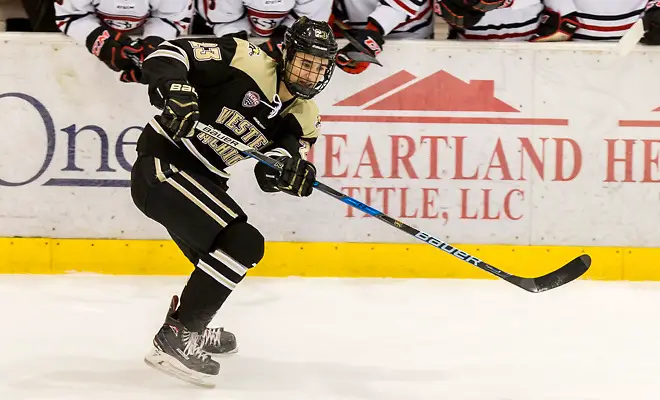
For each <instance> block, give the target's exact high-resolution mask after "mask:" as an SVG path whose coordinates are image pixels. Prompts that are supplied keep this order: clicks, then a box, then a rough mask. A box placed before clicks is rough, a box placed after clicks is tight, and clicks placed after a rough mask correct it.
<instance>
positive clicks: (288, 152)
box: [254, 101, 321, 197]
mask: <svg viewBox="0 0 660 400" xmlns="http://www.w3.org/2000/svg"><path fill="white" fill-rule="evenodd" d="M320 121H321V119H320V116H319V113H318V108H317V107H316V104H315V103H314V102H312V101H301V102H298V103H297V104H296V105H294V106H293V107H291V109H290V110H289V111H288V114H287V115H285V116H284V123H283V124H282V125H281V126H280V128H279V129H278V132H276V138H277V139H276V140H275V141H274V143H273V144H272V145H271V146H269V147H268V148H267V151H266V152H265V154H266V155H268V156H270V157H272V158H275V159H278V160H280V161H282V162H283V163H284V168H283V170H282V173H281V174H279V173H277V171H275V170H274V169H272V168H270V167H268V166H266V165H264V164H261V163H258V164H257V165H255V167H254V174H255V177H256V178H257V183H258V184H259V187H260V188H261V190H263V191H264V192H279V191H281V192H284V193H287V194H290V195H293V196H299V197H306V196H309V195H310V194H312V189H313V185H314V182H315V181H316V168H315V167H314V165H313V164H312V163H310V162H309V161H307V160H306V158H307V154H308V152H309V150H310V149H311V147H312V146H313V145H314V143H315V142H316V140H317V138H318V136H319V132H320V126H321V123H320Z"/></svg>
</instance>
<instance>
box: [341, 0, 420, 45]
mask: <svg viewBox="0 0 660 400" xmlns="http://www.w3.org/2000/svg"><path fill="white" fill-rule="evenodd" d="M333 12H334V15H335V18H337V19H340V20H344V19H346V20H348V22H349V24H350V25H351V26H352V27H355V28H364V27H366V26H367V20H368V19H369V18H372V19H374V20H375V21H376V22H378V24H379V25H380V26H381V27H382V28H383V30H384V31H385V35H386V37H388V38H417V39H427V38H431V37H433V0H335V2H334V8H333Z"/></svg>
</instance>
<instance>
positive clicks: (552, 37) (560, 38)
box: [529, 8, 580, 42]
mask: <svg viewBox="0 0 660 400" xmlns="http://www.w3.org/2000/svg"><path fill="white" fill-rule="evenodd" d="M579 27H580V23H579V22H578V21H577V16H576V15H575V13H570V14H566V15H563V16H562V15H559V13H558V12H556V11H554V10H550V9H548V8H546V9H545V10H543V12H542V13H541V23H540V24H539V27H538V28H537V29H536V33H535V34H534V35H532V37H531V39H529V41H530V42H564V41H567V40H571V38H572V37H573V34H574V33H575V31H577V30H578V28H579Z"/></svg>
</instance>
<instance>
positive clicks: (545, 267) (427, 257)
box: [0, 238, 660, 281]
mask: <svg viewBox="0 0 660 400" xmlns="http://www.w3.org/2000/svg"><path fill="white" fill-rule="evenodd" d="M457 247H459V248H461V249H463V250H465V251H467V252H468V253H470V254H472V255H474V256H476V257H479V258H481V259H483V260H484V261H486V262H488V263H491V264H493V265H494V266H496V267H498V268H501V269H504V270H506V271H507V272H509V273H513V274H518V275H522V276H538V275H542V274H545V273H547V272H550V271H551V270H554V269H556V268H558V267H560V266H561V265H563V264H565V263H566V262H568V261H570V260H571V259H573V258H575V257H577V256H578V255H580V254H584V253H587V254H589V255H590V256H591V257H592V259H593V266H592V267H591V269H590V270H589V271H588V272H587V274H586V275H585V278H586V279H596V280H654V281H655V280H660V269H659V268H657V265H658V263H659V262H660V249H649V248H623V247H570V246H566V247H564V246H504V245H459V246H457ZM0 255H1V256H0V273H14V274H62V273H70V272H88V273H99V274H112V275H183V274H188V273H190V271H191V268H192V266H191V264H190V263H189V262H188V260H187V259H185V257H184V256H183V255H182V254H181V252H180V251H179V249H178V248H177V247H176V245H175V244H174V243H173V242H171V241H166V240H88V239H47V238H3V239H0ZM250 275H251V276H267V277H287V276H302V277H344V278H349V277H350V278H353V277H376V278H388V277H389V278H470V279H488V278H492V276H491V275H490V274H487V273H485V272H483V271H481V270H479V269H477V268H475V267H473V266H471V265H469V264H466V263H465V262H462V261H460V260H457V259H455V258H453V257H450V256H448V255H446V254H443V253H442V252H440V251H439V250H437V249H435V248H433V247H431V246H428V245H424V244H395V243H283V242H269V243H267V245H266V256H265V258H264V259H263V261H262V262H261V263H260V264H259V265H258V267H257V268H254V269H253V270H251V271H250Z"/></svg>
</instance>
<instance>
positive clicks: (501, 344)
mask: <svg viewBox="0 0 660 400" xmlns="http://www.w3.org/2000/svg"><path fill="white" fill-rule="evenodd" d="M185 280H186V278H185V277H109V276H95V275H62V276H10V275H3V276H0V296H1V297H0V299H2V305H3V308H2V310H3V313H2V316H3V318H2V325H1V327H2V329H0V351H1V352H2V357H0V399H2V400H23V399H26V400H27V399H29V400H41V399H55V400H60V399H71V400H74V399H75V400H78V399H80V400H83V399H84V400H97V399H98V400H105V399H108V400H110V399H112V400H150V399H181V400H190V399H194V400H206V399H213V400H256V399H264V400H298V399H301V400H303V399H304V400H325V399H328V400H337V399H347V400H357V399H368V400H408V399H428V400H431V399H433V400H440V399H447V400H467V399H470V400H491V399H492V400H547V399H561V400H578V399H579V400H596V399H600V400H641V399H653V400H657V399H660V390H659V389H660V344H659V343H658V342H659V339H660V322H659V321H660V320H659V318H658V311H657V309H658V305H659V304H660V283H628V282H614V283H613V282H590V281H578V282H574V283H571V284H568V285H567V286H565V287H562V288H559V289H556V290H553V291H550V292H545V293H540V294H530V293H527V292H524V291H522V290H520V289H517V288H515V287H513V286H511V285H509V284H507V283H505V282H502V281H469V280H387V279H385V280H378V279H364V280H346V279H302V278H287V279H263V278H261V279H258V278H250V277H248V278H247V279H246V280H245V281H244V282H243V283H242V284H241V285H240V286H239V288H238V289H237V290H236V292H235V293H234V294H233V295H232V296H231V297H230V299H229V301H228V302H227V303H226V305H225V307H224V308H223V310H222V311H221V312H220V313H219V314H218V316H217V317H216V319H215V321H214V323H219V324H222V325H224V326H225V327H226V328H227V329H228V330H230V331H232V332H234V333H236V335H237V336H238V340H239V343H240V352H239V353H238V354H236V355H234V356H232V357H229V358H221V359H220V361H221V363H222V369H221V371H220V376H219V378H218V381H217V387H216V388H215V389H203V388H198V387H195V386H192V385H189V384H186V383H184V382H180V381H178V380H176V379H174V378H171V377H169V376H167V375H163V374H161V373H159V372H157V371H156V370H153V369H151V368H149V367H148V366H147V365H145V364H144V363H143V361H142V358H143V356H144V354H145V353H146V352H147V350H148V349H149V347H150V344H151V339H152V337H153V335H154V333H155V332H156V330H157V329H158V328H159V326H160V324H161V323H162V320H163V318H164V315H165V313H166V311H167V306H168V304H169V299H170V296H171V295H172V294H174V293H179V292H180V290H181V288H182V286H183V285H184V283H185Z"/></svg>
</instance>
